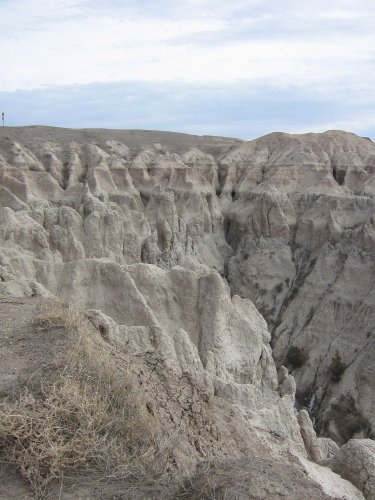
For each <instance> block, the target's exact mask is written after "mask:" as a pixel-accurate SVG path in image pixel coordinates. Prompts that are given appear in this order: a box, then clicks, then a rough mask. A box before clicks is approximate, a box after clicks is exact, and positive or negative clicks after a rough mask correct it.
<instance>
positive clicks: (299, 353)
mask: <svg viewBox="0 0 375 500" xmlns="http://www.w3.org/2000/svg"><path fill="white" fill-rule="evenodd" d="M307 359H308V356H307V354H306V352H305V351H304V350H303V349H300V348H299V347H297V346H291V347H289V349H288V353H287V355H286V363H287V365H289V366H291V367H292V368H300V367H301V366H303V365H304V364H305V363H306V361H307Z"/></svg>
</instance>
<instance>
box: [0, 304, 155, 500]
mask: <svg viewBox="0 0 375 500" xmlns="http://www.w3.org/2000/svg"><path fill="white" fill-rule="evenodd" d="M35 324H36V325H38V327H40V328H46V327H48V326H51V325H61V326H64V328H66V329H67V335H69V336H70V342H71V344H72V348H71V349H70V351H69V353H68V354H67V357H66V363H65V366H64V368H63V369H62V371H61V373H59V376H58V377H57V379H55V380H54V381H53V382H52V383H50V384H48V383H45V382H41V384H40V390H39V391H35V390H31V389H30V388H26V389H25V390H24V392H23V393H22V394H21V395H20V396H19V397H18V399H16V400H10V399H7V400H3V401H2V402H0V460H1V461H2V462H3V463H4V462H5V463H8V464H11V465H13V466H16V467H17V468H18V469H19V470H20V472H21V473H22V475H23V476H24V477H25V478H27V479H28V480H29V481H30V483H31V485H32V486H33V489H34V491H35V492H36V493H37V494H38V495H43V493H44V492H45V491H46V489H47V488H48V486H49V485H50V483H51V482H53V481H56V480H57V481H61V480H62V479H63V477H64V475H66V474H67V473H72V472H74V473H77V472H79V471H91V472H92V471H98V472H100V473H102V474H103V475H104V476H106V475H108V474H110V475H111V476H112V477H116V478H117V477H118V478H122V477H124V476H125V477H128V476H129V475H132V474H134V473H135V471H137V474H142V471H144V470H146V469H147V467H148V466H150V464H151V462H152V460H153V459H154V457H155V446H154V422H153V418H152V416H151V415H150V414H149V413H148V411H147V407H146V402H145V401H143V399H142V396H141V395H139V394H138V393H137V391H136V390H135V389H134V387H133V380H132V377H131V375H130V374H129V373H128V372H126V370H122V371H121V372H120V371H119V369H118V368H117V366H116V364H115V363H114V360H113V356H112V353H111V352H110V348H108V347H107V348H104V347H103V345H102V343H101V342H100V341H101V339H100V337H99V336H98V338H95V331H94V330H92V329H90V327H89V325H88V324H87V323H85V320H84V318H83V317H80V316H79V315H78V314H77V313H74V312H72V311H71V310H69V309H67V308H66V309H64V310H63V309H61V308H58V307H57V308H56V309H55V308H52V309H51V310H50V311H49V313H48V314H47V315H46V316H44V317H41V318H39V319H38V320H37V321H36V322H35Z"/></svg>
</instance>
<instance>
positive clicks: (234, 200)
mask: <svg viewBox="0 0 375 500" xmlns="http://www.w3.org/2000/svg"><path fill="white" fill-rule="evenodd" d="M374 172H375V145H374V144H373V143H372V142H371V141H370V140H368V139H363V138H359V137H357V136H354V135H353V134H348V133H344V132H327V133H325V134H320V135H319V134H308V135H303V136H292V135H288V134H271V135H270V136H266V137H264V138H261V139H258V140H256V141H252V142H242V141H238V140H234V139H225V138H213V137H195V136H187V135H183V134H171V133H160V132H143V131H102V130H80V131H74V130H64V129H51V128H43V127H29V128H18V129H11V128H4V129H2V130H1V131H0V206H1V208H0V220H1V225H0V238H1V246H0V292H1V293H3V294H4V293H5V294H11V295H13V296H19V297H32V296H42V297H49V296H57V297H59V298H60V299H63V300H68V301H70V302H74V304H76V305H78V306H79V307H80V308H82V309H84V310H89V311H88V313H87V314H89V316H90V317H91V320H92V322H93V323H94V324H96V326H97V327H98V328H99V330H100V331H101V332H102V334H103V335H106V336H107V337H108V338H110V339H111V342H112V343H113V345H116V346H117V347H118V348H119V349H124V348H125V347H124V346H126V349H127V351H128V352H133V353H139V352H154V351H155V349H156V350H157V352H158V356H161V358H162V359H163V363H165V365H166V366H168V367H169V368H170V369H171V370H174V371H175V372H176V374H179V375H178V376H179V377H181V376H183V374H185V373H188V374H189V376H191V377H193V379H194V380H196V381H198V382H199V383H202V384H203V385H204V386H205V387H206V390H208V391H209V392H210V393H211V394H212V395H213V396H214V397H217V398H220V399H223V400H225V401H226V402H227V403H228V404H230V405H233V408H237V410H236V411H238V412H239V413H240V414H241V415H242V416H243V418H245V419H246V422H248V423H249V425H250V426H251V428H252V429H257V432H260V433H262V432H265V433H269V435H271V434H272V433H273V434H275V435H277V436H279V438H278V439H280V440H281V441H280V442H279V443H278V444H277V446H276V448H277V447H279V448H280V450H284V452H285V453H292V454H294V455H298V456H301V457H303V456H304V455H305V456H306V452H305V446H306V442H305V443H304V442H303V440H302V436H304V434H303V433H302V436H301V434H300V427H299V424H298V422H297V418H296V415H295V410H294V392H295V385H294V381H293V379H292V378H291V377H289V376H288V374H287V373H286V371H285V370H284V369H283V368H281V369H280V371H279V376H277V373H276V367H275V364H274V361H273V359H272V355H271V349H270V345H269V342H270V341H271V345H272V348H273V356H274V359H275V361H276V365H277V366H279V367H280V366H281V365H282V364H284V365H288V368H289V369H290V371H292V373H293V375H294V377H295V379H296V382H297V401H298V404H299V405H300V406H307V407H309V411H310V414H311V416H312V417H313V419H314V420H315V427H316V428H317V429H318V431H319V432H320V433H321V434H322V435H325V436H328V437H332V438H334V439H335V440H336V441H337V442H338V443H339V444H342V443H343V442H346V441H347V440H348V439H350V438H352V437H372V436H373V433H374V430H373V429H374V426H375V421H374V415H373V408H374V404H375V403H374V399H375V396H374V390H373V388H374V385H373V374H374V368H373V366H374V358H375V348H374V346H375V342H374V338H375V337H374V333H373V330H374V321H375V316H374V305H375V295H374V292H373V283H374V277H375V275H374V258H373V254H374V249H375V246H374V245H375V231H374V208H375V206H374V193H373V192H374V189H375V188H374V187H373V186H375V176H374ZM258 311H259V312H260V313H261V314H259V312H258ZM261 315H263V317H262V316H261ZM263 318H264V319H263ZM265 320H266V321H265ZM266 322H267V323H266ZM103 332H104V333H103ZM334 358H335V359H336V364H335V362H333V361H332V360H333V359H334ZM305 434H306V433H305ZM307 434H308V432H307ZM307 434H306V435H307ZM306 435H305V436H304V437H306ZM314 439H316V438H314ZM310 444H311V443H310ZM184 446H185V445H184ZM272 446H274V444H272ZM272 446H271V447H272ZM307 447H308V446H307ZM321 448H322V449H327V454H326V457H327V456H329V453H330V452H328V448H329V447H326V448H324V446H323V445H322V446H321ZM331 451H332V450H331ZM179 453H180V455H181V454H182V455H183V456H185V460H186V457H188V456H191V455H192V451H191V450H190V449H189V448H186V446H185V448H184V447H182V449H181V450H179ZM196 453H198V455H199V454H200V455H202V452H201V453H200V452H199V450H195V451H194V453H193V455H194V454H196ZM203 455H204V453H203ZM310 458H311V457H310ZM320 458H325V457H323V456H320ZM311 474H312V475H314V473H313V472H311ZM316 474H318V475H319V473H318V472H316ZM331 493H332V491H331Z"/></svg>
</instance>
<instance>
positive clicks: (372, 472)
mask: <svg viewBox="0 0 375 500" xmlns="http://www.w3.org/2000/svg"><path fill="white" fill-rule="evenodd" d="M374 456H375V442H374V441H373V440H371V439H351V440H350V441H348V442H347V443H346V444H345V445H344V446H342V447H341V449H340V451H339V452H338V453H336V454H335V455H334V457H333V458H331V459H330V460H329V461H328V462H327V464H328V466H329V467H330V468H331V469H332V470H333V471H334V472H336V473H337V474H340V476H342V477H343V478H344V479H347V480H348V481H350V482H351V483H353V484H354V485H355V486H357V488H358V489H359V490H361V491H362V492H363V494H364V496H365V498H366V499H367V500H374V498H375V460H374Z"/></svg>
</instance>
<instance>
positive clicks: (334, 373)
mask: <svg viewBox="0 0 375 500" xmlns="http://www.w3.org/2000/svg"><path fill="white" fill-rule="evenodd" d="M346 369H347V365H346V364H345V363H343V361H342V360H341V356H340V354H339V352H338V351H336V354H335V355H334V356H333V358H332V361H331V364H330V366H329V374H330V377H331V380H332V381H333V382H340V380H341V377H342V375H343V373H344V371H345V370H346Z"/></svg>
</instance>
